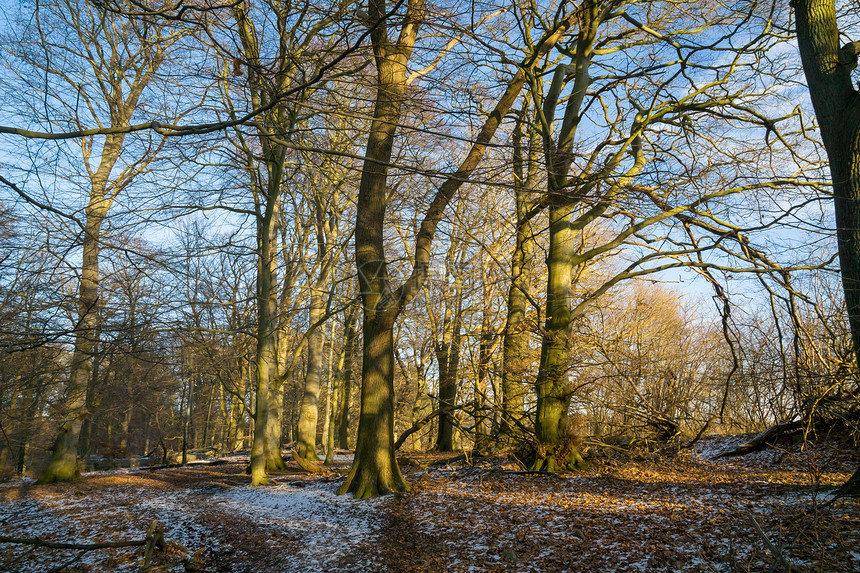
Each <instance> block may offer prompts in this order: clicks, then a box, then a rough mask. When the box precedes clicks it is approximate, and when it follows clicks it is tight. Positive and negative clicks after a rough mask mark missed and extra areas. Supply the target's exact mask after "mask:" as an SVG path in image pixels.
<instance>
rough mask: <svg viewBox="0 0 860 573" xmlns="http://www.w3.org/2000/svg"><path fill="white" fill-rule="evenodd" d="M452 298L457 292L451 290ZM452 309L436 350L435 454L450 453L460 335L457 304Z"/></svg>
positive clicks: (452, 445) (451, 448)
mask: <svg viewBox="0 0 860 573" xmlns="http://www.w3.org/2000/svg"><path fill="white" fill-rule="evenodd" d="M455 292H456V296H458V297H459V296H460V295H461V289H459V288H457V289H456V290H455ZM453 304H455V305H456V307H457V308H456V309H453V312H454V313H455V316H454V317H453V320H452V321H451V325H450V326H443V328H444V329H445V332H444V334H443V339H442V342H441V343H440V344H439V345H438V346H437V347H436V362H437V364H438V368H439V405H438V409H439V434H438V436H437V438H436V445H435V447H434V449H435V450H436V451H437V452H452V451H454V407H455V406H456V405H457V374H458V371H459V368H460V346H461V338H462V335H461V333H460V327H461V320H462V319H461V310H460V306H461V301H460V300H458V301H457V302H456V303H453Z"/></svg>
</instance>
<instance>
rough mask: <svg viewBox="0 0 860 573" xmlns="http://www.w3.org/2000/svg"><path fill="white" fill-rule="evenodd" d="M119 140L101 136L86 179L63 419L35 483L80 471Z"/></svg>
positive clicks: (65, 477) (64, 478) (120, 148)
mask: <svg viewBox="0 0 860 573" xmlns="http://www.w3.org/2000/svg"><path fill="white" fill-rule="evenodd" d="M129 115H130V114H129ZM122 142H123V136H112V135H109V136H107V137H106V141H105V145H104V150H103V151H102V161H101V163H100V165H99V169H98V171H97V172H96V173H95V174H94V177H93V179H92V190H91V193H90V202H89V205H88V206H87V208H86V211H85V216H86V218H85V221H86V223H85V229H84V241H83V242H84V244H83V259H82V261H81V282H80V285H79V287H78V323H77V327H76V329H75V344H74V351H73V353H72V361H71V368H70V372H69V383H68V385H67V386H66V395H65V400H64V403H63V420H64V421H63V425H62V427H61V428H60V433H59V435H58V436H57V439H56V442H55V443H54V448H53V452H52V454H51V461H50V462H49V464H48V467H47V468H46V469H45V471H44V472H43V473H42V475H41V476H40V477H39V483H52V482H55V481H67V480H70V479H73V478H75V477H76V476H77V475H78V473H79V471H80V469H79V467H78V443H79V441H80V436H81V428H82V427H83V425H84V421H85V420H86V419H87V417H88V416H89V414H90V413H89V410H88V409H87V386H88V385H89V383H90V378H91V376H92V371H93V354H94V350H95V347H96V343H95V341H96V332H97V317H98V310H97V308H96V305H97V304H98V295H99V249H100V246H101V245H100V241H101V232H102V231H101V229H102V223H103V222H104V220H105V217H106V216H107V212H108V208H109V207H110V204H111V200H112V199H111V198H110V197H107V196H106V195H105V190H106V188H107V185H108V177H109V175H110V172H111V170H112V169H113V166H114V164H115V163H116V161H117V159H119V154H120V151H121V150H122Z"/></svg>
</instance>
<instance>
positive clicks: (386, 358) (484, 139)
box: [338, 0, 578, 497]
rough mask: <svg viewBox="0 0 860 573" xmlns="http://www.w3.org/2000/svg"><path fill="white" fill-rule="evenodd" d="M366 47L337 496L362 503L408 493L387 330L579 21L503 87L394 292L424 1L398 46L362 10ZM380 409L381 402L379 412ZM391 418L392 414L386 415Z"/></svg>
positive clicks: (413, 9)
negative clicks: (352, 391) (372, 74)
mask: <svg viewBox="0 0 860 573" xmlns="http://www.w3.org/2000/svg"><path fill="white" fill-rule="evenodd" d="M368 8H369V14H368V16H369V20H370V22H371V23H372V26H373V27H372V29H371V40H372V43H373V54H374V59H375V62H376V69H377V89H376V100H375V103H374V111H373V117H374V119H373V122H372V124H371V129H370V134H369V137H368V141H367V149H366V151H365V157H366V158H367V159H366V160H365V162H364V165H363V168H362V173H361V183H360V184H359V191H358V201H357V205H356V207H357V208H356V226H355V253H356V255H355V260H356V267H357V273H358V278H359V285H360V287H361V296H362V301H363V303H364V344H363V359H364V361H363V364H362V373H363V376H364V379H363V380H362V392H361V395H362V398H361V414H360V416H359V425H358V435H359V438H358V444H357V446H356V455H355V460H354V462H353V465H352V469H351V470H350V473H349V476H347V479H346V481H345V482H344V483H343V485H342V486H341V488H340V489H339V490H338V492H339V493H346V492H351V493H353V494H354V495H356V497H366V496H370V495H376V494H379V493H385V492H387V491H399V490H404V489H406V488H407V485H406V482H405V481H404V480H403V477H402V476H401V475H400V469H399V468H398V467H397V461H396V459H395V457H394V449H393V446H394V418H393V411H394V403H393V396H394V369H393V364H394V341H393V326H394V321H395V320H396V319H397V316H398V315H399V313H400V311H401V310H402V309H403V307H404V306H405V305H406V304H408V303H409V302H410V301H411V300H412V298H414V297H415V295H416V294H417V293H418V292H420V290H421V287H422V285H423V284H424V281H425V279H426V277H427V272H428V267H429V264H430V261H429V259H430V252H431V247H432V243H433V238H434V236H435V234H436V229H437V227H438V225H439V223H440V221H441V220H442V216H443V215H444V213H445V209H446V208H447V206H448V204H449V203H450V201H451V198H452V197H453V196H454V194H455V193H456V192H457V190H458V189H459V188H460V187H461V186H462V185H463V182H464V181H467V180H468V179H469V178H470V177H471V175H472V173H473V172H474V170H475V169H476V168H477V167H478V165H479V164H480V162H481V160H482V158H483V156H484V152H485V151H486V148H487V145H488V144H489V143H490V141H491V140H492V138H493V136H494V135H495V132H496V130H497V129H498V127H499V124H500V123H501V121H502V118H504V117H505V115H506V114H507V112H508V110H509V109H510V108H511V106H512V105H513V103H514V101H515V100H516V98H517V97H518V96H519V94H520V91H521V90H522V86H523V83H524V82H525V79H526V69H527V68H529V67H532V66H534V63H535V62H536V61H538V60H540V59H541V57H542V56H544V55H545V54H546V53H547V52H548V51H549V50H550V49H551V48H552V46H554V45H555V42H556V41H558V39H559V38H560V37H561V36H562V35H563V34H564V32H565V31H566V30H567V27H568V26H570V25H571V23H572V22H573V21H574V20H575V19H576V18H577V16H578V15H577V12H576V11H572V12H571V14H569V15H568V16H567V17H566V18H565V19H564V20H563V21H561V22H559V23H558V27H557V28H556V29H554V30H553V31H552V32H550V33H547V35H546V36H544V38H543V39H542V41H541V44H540V46H539V47H538V48H537V50H536V51H535V52H534V53H533V54H530V55H529V56H528V57H527V58H526V60H525V61H524V62H523V65H522V67H521V69H520V70H518V71H517V73H516V74H515V75H514V77H513V78H512V79H511V81H510V83H509V84H508V87H507V89H506V90H505V93H504V94H503V95H502V96H501V98H500V99H499V101H498V103H497V104H496V106H495V108H494V109H493V110H492V112H490V114H489V116H488V117H487V120H486V121H485V123H484V125H483V126H482V127H481V130H480V132H479V133H478V135H477V137H476V139H475V143H474V144H473V145H472V147H471V148H470V150H469V153H468V154H467V156H466V158H465V159H464V160H463V162H462V163H461V164H460V167H459V168H458V169H457V171H456V172H455V173H454V174H452V175H451V176H450V177H448V178H447V179H446V180H445V181H444V182H443V183H442V185H441V186H440V187H439V189H438V190H437V191H436V194H435V195H434V196H433V199H432V200H431V202H430V205H429V206H428V207H427V210H426V212H425V214H424V218H423V220H422V221H421V224H420V226H419V230H418V233H417V236H416V239H415V249H414V257H415V260H414V262H413V266H412V273H411V274H410V276H409V278H407V279H406V281H405V282H404V283H403V284H402V285H401V286H400V287H399V288H398V289H396V290H392V288H391V285H390V278H389V275H388V270H387V262H386V259H385V248H384V240H383V239H384V233H383V230H384V224H385V206H386V202H387V191H388V190H387V185H386V182H387V174H388V167H387V166H388V165H389V163H390V161H391V156H392V148H393V144H394V134H395V131H396V127H397V124H398V121H399V120H400V108H401V103H402V101H403V98H404V96H405V93H406V64H407V63H408V61H409V58H410V56H411V54H412V48H413V47H414V45H415V38H416V36H417V33H418V28H419V26H420V23H421V21H422V19H423V11H424V1H423V0H410V1H409V4H408V8H407V11H406V14H405V16H404V17H403V18H402V20H399V21H401V22H402V25H401V29H400V34H399V37H398V40H397V41H396V43H392V41H391V40H389V38H388V27H387V25H386V19H387V16H386V8H385V3H384V2H383V1H382V0H376V1H372V2H370V3H369V5H368ZM382 402H385V404H384V405H383V404H382ZM389 412H390V415H387V414H388V413H389Z"/></svg>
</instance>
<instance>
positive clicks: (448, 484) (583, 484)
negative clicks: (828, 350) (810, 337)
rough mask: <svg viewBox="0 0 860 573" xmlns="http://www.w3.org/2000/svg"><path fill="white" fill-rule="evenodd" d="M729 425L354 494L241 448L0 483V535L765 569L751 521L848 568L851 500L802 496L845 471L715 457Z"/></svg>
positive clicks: (86, 566) (305, 554) (322, 556)
mask: <svg viewBox="0 0 860 573" xmlns="http://www.w3.org/2000/svg"><path fill="white" fill-rule="evenodd" d="M742 439H743V437H741V438H730V439H723V440H722V441H721V442H720V441H719V440H708V441H706V442H705V444H704V446H703V448H702V449H701V450H700V452H699V454H698V456H693V457H689V456H688V457H682V458H678V459H674V460H653V459H648V460H645V461H642V460H640V461H632V460H629V459H625V460H620V461H619V460H613V459H604V460H597V461H596V463H595V467H594V469H593V470H591V471H588V472H582V473H578V474H571V475H569V476H546V475H534V474H528V473H527V472H515V471H511V470H512V469H516V468H514V466H512V465H505V463H504V462H500V461H498V460H496V461H492V460H490V461H484V462H482V461H477V462H473V463H474V465H470V464H464V463H461V464H459V465H456V464H452V465H448V466H430V467H427V468H423V469H417V470H413V471H411V473H407V475H406V477H407V479H408V480H409V481H410V482H411V483H412V484H413V491H412V492H411V493H409V494H406V495H399V496H387V497H384V498H379V499H375V500H361V501H359V500H353V499H351V498H349V497H348V496H337V495H336V494H335V491H336V489H337V486H338V485H339V484H340V483H341V481H342V478H341V477H338V476H319V475H314V476H310V475H307V474H304V473H302V472H300V471H299V470H298V468H297V467H292V468H289V467H288V470H287V471H286V472H282V473H281V474H277V475H275V476H274V480H273V481H274V482H275V485H272V486H266V487H255V488H252V487H250V486H248V478H247V476H246V475H245V473H244V468H245V465H246V464H247V459H237V460H232V461H230V462H229V463H223V464H221V465H207V464H195V465H189V466H186V467H184V468H167V469H160V470H121V471H112V472H101V473H93V474H90V475H87V476H86V477H84V478H83V479H81V480H78V481H77V482H74V483H71V484H55V485H50V486H35V485H33V484H32V483H31V482H24V481H18V482H9V483H5V484H0V530H2V531H1V532H0V535H8V536H17V537H42V538H46V539H51V540H53V541H65V542H71V541H75V542H96V541H106V540H129V539H141V538H142V537H143V534H144V532H145V531H146V529H147V527H148V526H149V524H150V523H151V522H152V520H154V519H157V520H158V521H159V522H160V523H161V524H162V525H163V529H164V534H165V538H166V539H167V541H168V542H169V547H168V550H167V552H165V553H159V554H158V555H157V561H156V564H157V565H158V567H160V569H159V570H161V571H186V570H196V571H211V572H222V571H223V572H244V571H249V572H250V571H253V572H255V573H256V572H261V573H265V572H270V571H271V572H275V571H278V572H282V571H286V572H289V571H475V572H478V571H572V570H576V571H600V572H603V571H607V572H610V571H618V572H624V571H679V572H681V571H712V572H722V571H726V572H728V571H737V570H744V571H754V572H757V571H762V572H763V571H769V570H771V567H772V566H773V564H774V560H775V559H774V556H773V555H771V553H770V551H769V550H768V549H767V548H766V547H765V543H764V541H763V540H762V539H760V537H759V536H758V534H757V533H756V532H755V529H754V527H753V524H752V519H753V518H754V519H755V520H756V522H757V523H758V524H760V526H761V527H762V529H763V530H764V531H765V534H766V535H767V536H768V539H769V540H771V541H772V542H773V543H774V544H778V545H779V544H781V546H785V549H781V551H784V552H785V555H786V557H787V558H789V559H791V561H792V563H794V564H795V565H799V566H804V567H806V568H807V569H808V570H821V571H852V570H857V571H860V552H858V551H857V547H860V504H858V502H857V501H856V500H838V501H836V502H835V503H834V505H832V506H823V505H822V504H823V503H824V501H825V498H823V497H822V496H821V495H818V494H820V493H822V492H824V491H826V490H827V488H828V487H830V486H831V485H832V484H838V483H840V482H841V481H844V480H845V479H846V478H847V476H848V474H847V473H844V472H843V473H827V472H824V471H823V469H821V468H819V469H818V470H816V471H815V472H810V471H800V470H798V469H797V467H792V468H786V467H778V468H774V467H770V468H767V467H763V466H764V464H765V461H766V460H767V459H772V462H773V463H775V464H778V465H779V464H781V465H785V464H788V463H789V462H791V463H793V464H795V465H796V466H798V467H807V466H809V459H807V458H808V456H807V457H804V455H806V454H804V455H800V454H798V453H797V452H794V453H790V455H789V453H788V452H786V451H783V450H780V451H779V456H778V457H775V458H766V457H764V456H759V457H755V456H754V457H752V458H750V459H751V460H752V462H753V463H751V464H747V465H745V463H744V460H745V459H746V456H741V457H734V458H718V457H717V455H718V454H719V453H721V452H722V451H726V450H728V449H731V448H733V447H734V446H735V445H737V444H736V443H735V442H737V443H740V441H742ZM733 440H734V441H733ZM715 442H719V443H715ZM339 457H341V456H339ZM343 457H346V456H343ZM418 458H419V459H420V456H418ZM813 458H814V459H815V460H819V461H820V456H819V458H815V457H814V456H813ZM339 461H340V465H339V466H338V470H339V471H341V472H345V471H346V468H347V465H346V463H345V462H347V461H348V459H342V460H339ZM429 461H431V460H430V458H428V459H427V461H426V462H425V463H429ZM75 555H76V553H75V552H71V551H57V550H45V549H43V548H39V549H32V548H28V547H25V546H21V545H8V544H0V571H21V572H24V571H26V572H30V571H45V570H47V569H48V568H49V567H48V565H49V564H50V565H52V566H54V565H56V564H58V563H61V562H63V561H64V560H69V559H71V558H73V557H75ZM141 561H142V550H140V548H129V549H123V550H110V551H94V552H89V553H87V554H85V555H84V556H82V557H81V559H80V561H78V562H77V563H74V564H73V565H72V566H71V567H70V568H69V569H67V570H69V571H137V570H139V569H140V564H141Z"/></svg>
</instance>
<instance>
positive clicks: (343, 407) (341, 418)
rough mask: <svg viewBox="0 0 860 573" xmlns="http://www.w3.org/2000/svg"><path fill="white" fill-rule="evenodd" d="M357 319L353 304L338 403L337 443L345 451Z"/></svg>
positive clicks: (349, 317) (347, 435) (348, 324)
mask: <svg viewBox="0 0 860 573" xmlns="http://www.w3.org/2000/svg"><path fill="white" fill-rule="evenodd" d="M357 319H358V305H356V304H352V305H350V307H349V310H348V311H347V315H346V334H345V335H344V341H343V383H342V384H341V386H342V388H341V391H340V394H341V399H340V401H339V403H338V411H337V429H336V434H337V438H336V443H335V445H336V447H338V448H341V449H344V450H345V449H348V448H349V411H350V397H351V395H352V379H353V371H354V364H355V344H356V341H357V339H358V332H357V329H356V321H357Z"/></svg>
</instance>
